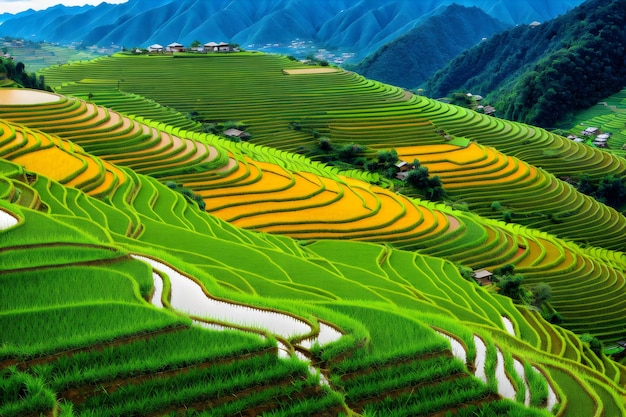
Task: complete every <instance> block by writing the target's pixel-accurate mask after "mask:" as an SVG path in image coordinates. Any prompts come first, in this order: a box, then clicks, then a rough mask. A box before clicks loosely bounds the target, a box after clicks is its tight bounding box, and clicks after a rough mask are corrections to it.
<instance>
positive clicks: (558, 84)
mask: <svg viewBox="0 0 626 417" xmlns="http://www.w3.org/2000/svg"><path fill="white" fill-rule="evenodd" d="M625 43H626V14H625V13H624V6H623V0H589V1H586V2H585V3H583V4H582V5H580V6H579V7H577V8H575V9H573V10H572V11H571V12H569V13H567V14H565V15H563V16H560V17H558V18H556V19H553V20H551V21H549V22H546V23H544V24H542V25H539V26H537V27H528V26H519V27H516V28H513V29H511V30H509V31H506V32H503V33H500V34H497V35H494V36H493V37H492V38H490V39H489V40H488V41H485V42H481V43H480V44H479V45H477V46H476V47H474V48H471V49H469V50H467V51H465V52H463V53H461V54H459V56H458V57H456V58H455V59H454V60H452V61H451V62H450V63H449V64H448V65H447V66H446V67H444V68H443V69H442V70H441V71H439V72H438V73H436V74H435V75H434V76H433V77H432V78H431V79H429V81H428V82H427V83H426V85H425V91H426V94H428V95H430V96H431V97H442V96H445V95H447V94H448V93H449V92H450V91H455V90H462V91H476V92H480V93H482V94H483V95H485V97H486V99H488V100H489V101H490V102H491V103H495V104H494V106H495V107H496V109H497V110H498V114H499V115H500V116H501V117H504V118H507V119H510V120H515V121H520V122H524V123H529V124H534V125H538V126H543V127H552V126H554V125H555V124H556V123H557V122H558V121H559V120H562V119H564V118H565V117H566V116H567V115H568V114H570V113H572V112H573V111H575V110H577V109H582V108H587V107H589V106H590V105H592V104H595V103H596V102H597V101H598V100H600V99H601V98H604V97H607V96H609V95H611V94H613V93H615V92H617V91H619V90H620V89H621V88H622V87H623V86H624V85H625V84H626V66H625V65H624V58H623V57H624V52H625Z"/></svg>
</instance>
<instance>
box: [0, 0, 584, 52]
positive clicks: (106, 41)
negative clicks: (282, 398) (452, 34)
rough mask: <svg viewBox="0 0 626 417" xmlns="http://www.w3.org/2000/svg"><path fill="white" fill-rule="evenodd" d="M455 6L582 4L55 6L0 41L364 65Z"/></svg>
mask: <svg viewBox="0 0 626 417" xmlns="http://www.w3.org/2000/svg"><path fill="white" fill-rule="evenodd" d="M453 2H456V3H458V4H461V5H463V6H467V7H471V6H476V7H479V8H481V9H483V10H484V11H485V12H486V13H488V14H489V15H490V16H491V17H493V18H496V19H499V20H501V21H503V22H505V23H508V24H510V25H512V24H518V23H524V22H525V23H529V22H531V21H533V20H539V21H545V20H547V19H550V18H552V17H554V16H556V15H557V14H559V13H563V12H565V11H566V10H569V9H571V8H572V7H574V6H575V5H577V4H579V3H580V2H581V0H555V1H551V2H550V5H549V6H546V5H545V2H543V1H538V0H527V1H518V0H500V1H498V2H496V3H495V4H494V2H493V1H491V0H456V1H453V0H432V1H427V2H415V1H413V0H381V1H378V0H377V1H374V0H332V1H330V0H325V1H322V2H315V3H312V2H310V1H308V0H282V1H269V0H262V1H252V0H213V1H210V2H209V1H201V0H185V1H172V0H155V1H147V0H130V1H128V2H127V3H123V4H117V5H111V4H107V3H102V4H100V5H99V6H97V7H88V8H85V10H84V12H82V13H74V12H73V11H72V12H70V10H72V9H70V8H66V7H63V6H55V7H53V8H49V9H47V10H44V11H38V12H34V13H29V14H26V15H21V14H18V15H16V16H15V17H13V18H11V19H8V20H7V21H5V22H4V23H3V24H2V25H0V36H7V35H8V36H14V37H24V38H28V39H32V40H47V41H49V42H61V43H70V42H74V41H79V40H83V41H84V42H85V43H88V44H97V45H110V44H112V43H114V44H118V45H126V46H128V47H132V46H148V45H150V44H152V43H155V42H156V43H161V44H167V43H170V42H173V41H177V42H182V43H184V44H189V43H191V42H192V41H193V40H195V39H199V40H201V41H202V42H208V41H210V40H213V41H229V42H236V43H239V44H240V45H242V46H244V47H245V46H248V45H254V46H255V47H258V46H260V45H265V44H267V43H271V44H276V43H289V42H291V41H293V40H295V39H301V40H308V41H313V42H315V43H316V44H318V45H323V46H325V47H327V48H346V49H349V50H351V51H352V52H355V53H356V55H357V57H360V58H363V57H365V56H367V55H368V54H370V53H372V52H373V51H375V50H376V49H378V48H380V47H381V46H382V45H384V44H386V43H388V42H390V41H391V40H393V39H396V38H397V37H398V36H400V35H402V34H404V33H405V32H407V31H408V30H410V29H412V28H414V27H416V26H417V25H418V24H420V23H422V22H423V21H424V20H425V19H427V18H428V17H429V16H432V15H435V14H439V13H441V12H442V11H443V10H445V7H446V6H448V5H450V4H452V3H453Z"/></svg>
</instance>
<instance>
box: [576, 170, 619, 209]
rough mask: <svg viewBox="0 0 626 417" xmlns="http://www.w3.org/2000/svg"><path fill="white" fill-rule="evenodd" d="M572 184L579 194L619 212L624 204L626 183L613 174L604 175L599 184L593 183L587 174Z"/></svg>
mask: <svg viewBox="0 0 626 417" xmlns="http://www.w3.org/2000/svg"><path fill="white" fill-rule="evenodd" d="M574 184H575V186H576V188H577V189H578V191H580V192H581V193H583V194H587V195H588V196H591V197H593V198H595V199H596V200H598V201H599V202H601V203H604V204H606V205H608V206H611V207H613V208H615V209H618V210H619V209H621V208H622V207H623V206H624V204H626V181H624V180H623V179H622V178H620V177H617V176H615V175H613V174H607V175H605V176H604V177H602V178H601V179H600V181H599V182H594V181H592V180H591V177H590V176H589V175H588V174H583V175H581V176H580V178H579V179H578V181H577V182H575V183H574Z"/></svg>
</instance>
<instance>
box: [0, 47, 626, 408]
mask: <svg viewBox="0 0 626 417" xmlns="http://www.w3.org/2000/svg"><path fill="white" fill-rule="evenodd" d="M273 59H275V58H273ZM0 94H2V103H3V105H2V106H0V114H1V115H2V120H3V121H2V122H1V128H2V131H3V136H2V146H1V147H0V155H1V156H2V164H1V165H0V167H1V171H0V172H1V173H2V174H1V175H0V179H1V181H0V184H1V185H2V188H1V190H2V193H1V194H0V195H1V196H2V198H1V199H0V207H1V208H0V213H1V214H2V217H1V219H2V223H1V224H2V230H1V231H0V242H2V246H1V250H2V252H3V256H2V263H3V269H2V273H0V279H2V281H3V283H4V284H3V285H2V286H1V288H2V290H1V291H2V292H0V302H2V313H1V314H0V321H2V328H3V330H4V331H3V332H2V336H1V338H2V339H1V341H2V344H1V346H2V349H1V350H0V358H1V360H2V362H1V363H2V373H3V378H4V381H5V383H4V385H3V387H2V390H0V395H2V398H3V405H2V406H1V408H0V411H2V414H3V415H7V416H9V415H22V414H24V413H40V412H41V413H44V412H50V411H51V410H60V411H61V412H62V413H65V414H64V415H92V416H93V415H120V414H126V413H128V414H131V413H132V414H142V415H157V414H162V413H163V412H167V413H173V414H182V413H187V412H188V409H189V408H192V409H194V410H196V412H200V411H203V410H206V411H210V413H211V415H224V416H229V415H233V414H243V415H258V414H263V415H299V414H306V415H311V416H314V415H316V416H328V415H339V413H342V412H343V413H346V412H349V411H353V412H357V413H362V414H364V415H368V414H373V413H385V414H388V413H398V414H402V415H406V414H415V413H419V414H426V415H445V414H446V413H455V414H457V415H468V416H469V415H472V414H475V413H477V412H480V413H486V414H489V415H508V416H516V415H517V416H522V415H523V416H547V415H551V414H550V413H548V412H547V411H548V410H553V411H555V412H556V411H557V410H558V414H559V415H564V416H568V415H576V414H577V413H581V412H582V413H585V415H597V416H600V415H603V414H604V413H607V414H609V415H619V414H621V413H623V412H624V404H623V400H622V399H621V398H620V397H619V396H620V395H623V391H622V388H620V386H621V385H622V384H623V381H624V377H625V376H624V374H623V367H622V366H621V365H618V364H617V363H615V362H611V361H610V360H609V359H608V358H607V357H605V356H603V355H599V356H598V355H597V354H596V353H594V352H593V351H592V350H590V348H589V347H588V345H586V344H585V343H582V342H581V341H580V340H579V339H578V338H577V337H576V336H575V335H574V334H572V333H570V332H569V331H567V330H564V329H562V328H559V327H555V326H552V325H550V324H549V323H547V322H546V321H544V320H543V319H542V318H541V316H540V315H539V314H537V313H536V312H534V311H533V310H529V309H527V308H525V307H523V306H519V305H515V304H513V303H512V302H511V300H510V299H508V298H503V297H501V296H498V295H494V294H492V293H490V292H488V291H485V290H484V289H482V288H479V287H477V286H476V285H474V284H472V283H470V282H469V281H467V280H465V279H463V278H462V277H461V275H460V274H459V272H458V270H457V268H456V267H455V266H454V265H453V264H452V263H450V262H449V261H446V260H444V259H442V258H438V257H432V256H427V255H424V254H422V253H420V252H406V251H402V250H398V249H395V248H392V247H390V246H388V245H377V244H373V243H359V242H353V241H338V240H320V241H313V240H311V239H308V240H306V241H296V240H292V239H289V238H286V237H281V236H279V235H271V234H264V233H253V232H250V231H246V230H245V229H240V228H237V227H235V226H233V225H231V224H229V223H226V222H224V221H222V220H219V218H218V217H215V216H213V215H210V214H207V213H204V212H202V211H200V210H198V207H197V205H196V204H195V203H191V204H190V203H188V201H187V200H186V197H185V193H181V192H177V191H176V189H177V188H178V186H172V185H171V184H170V182H171V181H173V180H175V178H177V179H178V180H180V181H182V182H186V181H188V180H189V178H190V177H189V176H188V175H194V174H191V173H189V174H184V173H179V174H175V172H177V171H179V170H180V169H184V171H182V172H185V171H193V172H195V176H196V177H197V178H198V179H199V178H201V177H202V178H203V179H204V181H205V182H206V185H207V186H209V189H211V190H212V191H211V193H210V194H208V195H206V196H205V199H206V200H207V201H211V199H210V196H215V197H217V196H218V195H220V194H221V195H228V194H230V195H231V198H230V199H229V201H231V202H232V199H234V198H237V197H236V195H239V196H244V195H246V196H247V199H248V200H250V199H251V198H252V199H253V198H255V197H254V196H255V194H257V193H258V191H259V190H260V189H261V188H262V187H265V186H267V185H272V184H274V185H279V184H277V182H276V181H277V178H276V177H274V178H273V175H274V174H273V172H276V173H280V175H283V176H284V175H291V176H292V178H294V179H295V178H296V177H302V178H305V177H306V178H307V180H308V182H309V183H314V182H320V181H321V182H323V183H325V184H326V189H327V190H331V189H332V188H334V187H336V186H340V187H343V188H344V190H345V193H342V194H341V197H340V198H339V200H336V201H337V202H338V203H340V204H348V203H349V201H350V197H349V195H348V194H349V193H353V192H359V193H361V194H362V195H363V197H362V198H364V199H367V197H365V195H366V194H365V193H366V192H367V189H368V188H371V191H375V192H376V194H377V196H376V197H374V198H376V199H378V200H379V203H378V204H379V205H380V210H381V214H384V213H388V214H390V212H389V210H393V209H392V206H393V203H391V201H392V199H393V198H395V199H397V200H396V201H402V200H404V201H405V202H408V200H406V199H405V198H403V197H402V196H397V195H396V197H393V195H394V194H392V193H385V191H384V190H376V187H371V186H368V185H367V183H366V182H364V181H362V180H356V179H354V178H352V179H351V178H348V177H343V176H340V175H338V174H334V173H332V171H328V170H327V169H326V168H324V167H323V166H320V165H316V164H311V163H310V162H307V161H306V160H303V159H300V158H294V157H293V156H290V155H288V154H283V155H278V154H275V153H273V152H271V151H270V150H269V149H268V148H262V147H255V146H253V145H245V144H240V145H239V146H233V143H232V142H228V141H226V140H224V139H220V138H218V137H214V136H210V135H193V136H194V137H195V140H192V139H189V138H187V137H185V134H184V132H178V131H176V130H175V129H172V128H171V127H168V126H165V125H159V124H156V123H150V124H144V123H141V122H137V121H133V120H132V119H128V118H126V117H123V116H121V115H119V114H116V113H115V112H113V111H110V110H107V109H105V108H99V107H96V106H94V105H91V104H89V103H86V102H83V101H80V100H75V99H72V98H66V97H64V96H58V95H52V94H49V93H42V92H30V91H27V90H4V91H0ZM8 120H20V121H21V124H14V123H13V122H10V121H8ZM26 126H32V127H33V128H30V127H26ZM35 126H38V127H39V128H41V129H44V131H47V132H50V133H45V132H44V131H41V130H38V129H35V128H34V127H35ZM77 128H78V129H77ZM53 131H55V132H56V133H52V132H53ZM142 132H143V133H142ZM131 143H132V144H134V145H132V146H130V144H131ZM118 146H122V147H123V148H117V147H118ZM98 148H100V149H101V151H100V152H97V149H98ZM86 149H90V151H88V152H86V151H85V150H86ZM121 149H123V152H119V151H120V150H121ZM91 152H95V153H101V154H102V156H103V158H105V159H100V158H99V157H97V156H95V155H94V154H92V153H91ZM255 155H256V156H255ZM267 158H273V160H274V162H273V163H269V162H263V161H262V160H263V159H267ZM106 160H110V161H112V160H116V161H117V162H118V163H119V164H120V165H114V164H112V163H110V162H107V161H106ZM244 163H245V164H246V165H247V168H245V169H246V170H250V171H252V170H253V169H257V170H258V171H257V173H256V174H254V175H256V176H257V179H256V181H254V182H250V179H251V178H249V179H245V178H246V177H247V176H246V175H244V172H242V168H244V167H243V165H244ZM124 165H126V167H124ZM131 166H132V167H133V170H131V169H129V167H131ZM254 166H256V168H253V167H254ZM296 167H297V168H296ZM164 170H166V171H164ZM139 171H143V172H145V173H151V174H152V175H155V174H157V173H159V172H161V173H164V172H167V171H169V172H170V178H169V180H168V179H166V178H162V180H163V181H165V184H162V183H160V182H159V181H157V180H155V179H154V178H153V177H151V176H147V175H145V174H141V173H138V172H139ZM279 171H280V172H279ZM313 171H316V172H317V175H312V172H313ZM200 174H201V176H200ZM161 175H162V174H159V176H161ZM316 177H317V179H315V178H316ZM246 183H249V184H250V185H252V184H256V185H254V188H256V191H255V190H254V189H253V188H252V187H250V188H251V189H250V190H249V191H246V187H247V186H246ZM333 183H335V184H336V185H335V186H333V185H332V184H333ZM229 184H230V185H229ZM187 185H189V184H185V187H186V186H187ZM229 186H235V189H236V190H237V191H236V193H237V194H236V195H233V194H232V193H230V192H229V189H228V187H229ZM297 187H298V188H302V187H306V185H305V184H304V183H299V185H298V186H297ZM294 191H295V190H294ZM290 195H291V197H288V198H289V200H290V201H291V204H292V205H295V206H300V208H299V209H298V210H297V211H299V210H303V209H304V210H306V209H305V208H304V207H302V205H301V204H300V203H298V201H302V200H299V199H298V198H297V197H295V196H294V195H293V194H292V193H290ZM286 202H287V201H286ZM249 203H251V201H248V202H247V203H246V204H249ZM272 204H273V203H272V201H271V200H265V206H266V210H267V208H269V207H271V205H272ZM327 204H330V202H329V203H327ZM413 204H415V207H416V208H420V209H423V208H426V207H429V205H428V204H427V203H426V202H421V201H418V200H415V201H413ZM353 207H355V206H353ZM329 208H330V211H331V212H335V213H336V212H338V211H339V212H340V211H341V209H339V210H337V209H336V208H335V207H334V206H332V207H329ZM429 210H430V211H431V212H432V213H433V214H436V213H443V214H444V215H445V216H447V217H448V218H449V219H450V225H449V226H448V227H447V232H446V231H445V229H444V231H437V228H435V229H433V228H432V227H429V229H430V230H431V236H432V237H431V238H430V239H428V240H422V239H423V238H419V239H420V240H418V241H416V242H420V241H421V243H420V244H424V245H427V246H428V248H429V249H428V250H429V251H431V252H440V253H441V255H443V254H444V253H445V252H447V253H449V254H452V253H453V252H456V253H457V255H460V256H461V257H466V259H469V258H467V257H469V256H474V257H476V256H483V257H485V256H487V255H485V254H484V250H485V245H484V243H482V242H478V241H475V243H472V239H473V235H475V234H476V233H477V232H478V231H479V230H481V229H482V230H487V229H483V228H490V229H491V230H494V231H495V230H498V229H499V230H500V231H499V232H498V235H496V236H502V239H504V240H503V241H502V243H504V241H506V240H507V238H506V237H505V236H506V235H510V236H512V233H513V230H515V231H516V232H515V233H516V235H515V236H516V239H518V240H519V239H522V240H523V241H524V242H526V243H525V246H526V247H527V248H528V250H527V253H526V254H525V255H524V256H520V255H519V253H518V255H517V257H519V258H520V262H519V263H518V266H519V270H520V271H522V270H524V269H526V270H528V271H529V272H530V271H532V270H533V269H535V268H538V269H544V268H550V266H549V265H550V264H551V265H552V267H553V268H554V267H556V264H555V262H554V261H555V260H556V258H552V255H551V253H553V252H552V251H554V250H556V251H563V252H562V253H563V254H565V258H568V257H569V256H573V257H574V258H573V259H571V260H570V261H569V262H572V261H573V260H574V259H577V260H578V262H582V264H581V266H582V265H585V264H586V263H587V262H591V263H592V264H593V263H597V265H598V266H599V265H600V264H599V263H598V262H601V261H600V257H596V255H594V254H593V253H592V252H589V253H586V254H583V252H582V251H581V250H580V249H576V247H575V246H573V245H571V244H569V243H566V242H563V241H560V240H558V239H554V238H552V237H550V236H548V235H546V234H537V233H535V232H533V231H532V230H529V229H528V230H525V229H522V228H517V229H510V228H508V227H506V226H505V225H504V224H496V223H489V222H483V221H481V220H480V219H478V218H476V217H474V216H471V215H469V214H467V213H462V212H457V211H453V210H451V209H449V208H446V207H445V206H443V205H441V206H430V207H429ZM210 211H215V210H214V209H210ZM292 213H294V214H295V212H292ZM322 213H323V212H322V211H320V212H319V213H318V214H317V215H316V216H317V219H319V221H324V217H323V216H324V215H323V214H322ZM260 214H262V213H260ZM388 214H387V215H388ZM285 215H286V214H285ZM292 215H293V214H289V216H292ZM283 216H284V215H283ZM453 218H455V219H456V220H455V221H454V222H453V221H452V219H453ZM329 220H330V219H329ZM354 221H357V222H360V221H359V220H357V219H356V218H355V219H354ZM299 222H300V223H303V222H304V220H303V218H302V217H301V218H300V220H299ZM366 222H367V221H366ZM424 222H426V223H428V222H432V220H429V219H427V218H424ZM360 223H363V222H360ZM452 224H457V226H452ZM363 225H365V223H363ZM294 226H295V224H294ZM337 226H339V224H335V226H334V227H335V228H337ZM370 227H372V226H371V224H370ZM336 230H337V231H339V228H337V229H336ZM455 230H456V231H455ZM372 231H376V233H375V235H372V237H374V239H375V240H380V239H382V238H383V237H382V236H380V235H379V233H380V228H379V227H374V228H373V229H372ZM433 232H434V233H435V234H433ZM315 233H316V234H317V236H321V233H320V231H319V229H318V230H316V231H315ZM345 236H347V235H345ZM397 236H399V235H397ZM414 239H415V237H414ZM489 239H491V238H489V237H488V240H489ZM462 241H465V243H464V244H462V245H461V242H462ZM426 242H428V243H427V244H426ZM463 247H465V249H461V248H463ZM446 248H447V249H446ZM542 252H543V254H542ZM51 253H58V256H54V257H51V256H50V254H51ZM472 253H474V255H471V254H472ZM609 253H610V252H607V251H604V252H602V258H603V259H608V256H609ZM479 254H482V255H479ZM615 255H617V254H615ZM522 258H523V259H525V260H523V261H521V259H522ZM522 264H524V265H526V266H525V267H524V266H523V265H522ZM533 265H534V266H533ZM619 265H622V267H623V261H620V260H619V257H618V256H615V257H614V258H613V261H612V262H610V263H606V264H604V266H603V267H602V268H603V269H604V271H606V272H608V271H611V272H610V273H616V272H618V271H619V270H620V269H619V268H622V267H619ZM589 267H590V268H591V269H594V267H592V266H591V264H589ZM584 269H585V270H586V269H587V267H585V268H584ZM261 271H262V273H260V272H261ZM562 272H563V273H564V274H565V275H569V276H570V278H569V279H568V280H571V279H579V278H582V277H580V271H579V272H578V273H576V274H570V273H567V272H566V271H565V270H563V271H562ZM572 272H573V271H572ZM563 278H565V276H563ZM582 279H583V280H588V279H590V278H589V277H586V278H582ZM621 279H623V278H621ZM44 288H45V291H42V289H44ZM554 288H555V290H557V289H558V288H559V286H558V285H557V284H556V282H554ZM194 294H195V295H194ZM605 299H608V298H605ZM216 303H217V305H219V310H217V311H220V313H216V310H215V308H216V307H217V306H216V305H215V304H216ZM231 310H232V313H229V312H230V311H231ZM239 310H242V311H239ZM246 310H247V311H248V312H250V313H253V314H254V315H253V317H248V314H244V311H246ZM70 311H71V314H69V313H68V312H70ZM192 323H195V324H192ZM259 324H260V327H261V328H264V330H263V329H259V327H258V326H259ZM25 326H27V328H28V331H23V330H22V329H24V328H25ZM198 346H202V349H198ZM152 352H158V353H159V354H158V355H152V354H151V353H152ZM289 357H291V359H288V358H289ZM309 361H310V363H311V364H312V365H313V373H312V374H311V373H310V372H311V370H310V369H309V368H308V366H309V365H308V364H307V362H309ZM320 375H323V377H321V376H320ZM474 375H475V377H474ZM325 381H326V382H325ZM95 384H97V387H98V388H97V389H94V388H93V387H94V385H95ZM23 386H25V387H30V388H28V391H27V392H26V393H25V394H23V395H21V396H19V397H18V396H17V395H16V394H15V393H16V392H18V391H19V390H20V387H23ZM35 387H38V388H36V389H35ZM182 387H184V389H183V388H182ZM557 403H558V405H557ZM527 407H531V408H527Z"/></svg>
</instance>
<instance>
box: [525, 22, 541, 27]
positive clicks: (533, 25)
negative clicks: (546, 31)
mask: <svg viewBox="0 0 626 417" xmlns="http://www.w3.org/2000/svg"><path fill="white" fill-rule="evenodd" d="M540 25H541V23H539V22H537V21H536V20H535V21H534V22H530V24H529V25H528V26H530V27H531V28H536V27H537V26H540Z"/></svg>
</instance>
